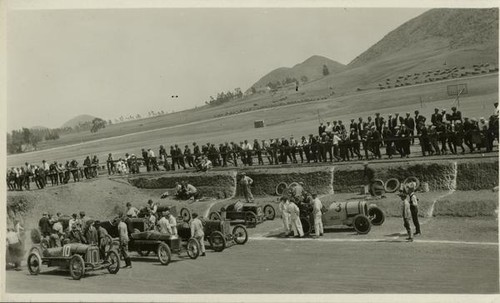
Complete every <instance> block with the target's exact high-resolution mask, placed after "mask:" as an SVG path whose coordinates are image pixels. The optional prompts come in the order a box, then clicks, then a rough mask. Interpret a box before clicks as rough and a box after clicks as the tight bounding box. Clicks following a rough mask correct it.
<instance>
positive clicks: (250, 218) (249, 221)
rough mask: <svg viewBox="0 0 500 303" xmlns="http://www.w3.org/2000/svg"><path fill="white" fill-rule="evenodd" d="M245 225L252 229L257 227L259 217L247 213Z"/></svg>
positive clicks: (250, 212) (252, 213)
mask: <svg viewBox="0 0 500 303" xmlns="http://www.w3.org/2000/svg"><path fill="white" fill-rule="evenodd" d="M245 225H247V226H250V227H255V226H257V215H256V214H255V213H254V212H252V211H248V212H246V213H245Z"/></svg>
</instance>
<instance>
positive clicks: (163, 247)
mask: <svg viewBox="0 0 500 303" xmlns="http://www.w3.org/2000/svg"><path fill="white" fill-rule="evenodd" d="M164 254H165V255H164ZM157 255H158V260H159V261H160V263H161V264H162V265H168V263H170V260H172V252H171V251H170V247H168V245H167V244H165V243H160V244H158V249H157Z"/></svg>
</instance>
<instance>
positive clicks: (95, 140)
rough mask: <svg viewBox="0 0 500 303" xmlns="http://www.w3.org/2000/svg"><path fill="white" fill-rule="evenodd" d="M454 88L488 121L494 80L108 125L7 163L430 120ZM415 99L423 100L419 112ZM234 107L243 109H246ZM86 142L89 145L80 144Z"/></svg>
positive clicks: (463, 106) (473, 113)
mask: <svg viewBox="0 0 500 303" xmlns="http://www.w3.org/2000/svg"><path fill="white" fill-rule="evenodd" d="M457 83H467V85H468V89H469V94H468V95H466V96H463V97H461V98H460V110H461V111H462V113H463V115H464V116H469V117H476V118H477V117H480V116H484V117H488V116H489V115H490V114H491V113H492V112H493V105H492V104H493V103H494V102H495V101H497V99H498V75H497V74H495V75H486V76H482V77H476V78H470V79H467V80H466V79H461V80H452V81H444V82H441V83H432V84H426V85H419V86H414V87H404V88H397V89H393V90H382V91H380V90H374V91H370V92H361V93H357V94H352V95H346V96H342V97H335V98H332V99H328V100H323V101H315V102H309V103H302V104H292V105H285V106H280V107H275V108H268V109H262V110H256V111H252V112H246V113H241V114H238V115H232V116H225V117H221V118H214V115H215V114H216V113H218V110H219V111H220V110H227V109H228V108H227V107H224V109H222V108H221V109H218V108H217V107H213V108H203V109H200V110H191V111H186V112H180V113H177V114H172V115H167V116H164V117H156V118H152V119H147V120H142V121H132V122H127V123H122V124H117V125H112V126H110V127H107V128H106V129H104V130H101V131H100V132H99V133H97V134H90V132H88V133H80V134H72V135H69V136H65V137H62V138H61V139H59V140H58V141H56V142H52V143H51V144H53V145H51V146H50V148H53V147H58V148H57V149H48V150H40V151H37V152H32V153H25V154H18V155H11V156H9V157H8V158H7V160H8V165H9V166H12V165H22V164H24V162H25V161H28V162H30V163H40V162H41V160H42V159H45V160H47V161H54V160H57V161H65V160H70V159H73V158H75V159H77V160H79V162H83V159H84V156H86V155H89V154H92V155H97V156H98V157H99V158H100V160H101V161H102V162H103V161H105V159H106V155H107V153H109V152H111V153H113V154H115V158H117V157H120V156H123V155H124V154H125V153H126V152H128V153H135V154H139V153H140V149H141V148H153V149H154V150H158V148H159V146H160V145H161V144H163V145H166V146H170V145H173V144H179V145H180V146H184V145H185V144H191V142H193V141H196V142H198V143H199V144H205V143H207V142H211V143H217V144H218V143H223V142H226V141H228V142H230V141H237V142H240V141H242V140H244V139H248V140H252V141H253V139H254V138H257V139H259V140H261V139H268V138H276V137H282V136H285V137H289V136H290V135H292V134H293V135H294V136H295V137H296V138H299V137H300V136H302V135H308V134H310V133H311V134H316V133H317V126H318V116H319V117H320V118H321V119H323V120H333V119H335V120H338V119H341V120H343V121H344V123H348V122H349V120H350V119H351V118H357V117H367V116H368V115H372V116H373V115H374V113H375V112H380V113H381V114H382V115H383V116H385V117H386V116H387V114H389V113H395V112H399V113H402V114H403V113H405V112H411V113H413V111H414V110H415V109H418V110H420V112H421V113H422V114H423V115H426V116H429V117H430V114H431V112H433V109H434V108H435V107H438V108H447V109H449V108H451V106H452V105H453V100H454V99H453V98H451V97H449V96H447V94H446V86H447V85H449V84H457ZM420 97H422V100H423V103H422V106H423V107H421V103H420ZM249 102H253V101H249ZM247 103H248V102H247ZM234 106H241V107H245V104H237V105H234ZM429 119H430V118H429ZM255 120H264V121H265V123H266V125H267V126H266V127H264V128H260V129H254V127H253V122H254V121H255ZM120 136H121V137H120ZM85 141H89V142H86V143H85V144H81V142H85ZM75 144H79V145H75ZM65 145H66V146H65ZM41 148H49V146H47V145H45V146H41Z"/></svg>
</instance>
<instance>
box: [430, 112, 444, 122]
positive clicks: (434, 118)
mask: <svg viewBox="0 0 500 303" xmlns="http://www.w3.org/2000/svg"><path fill="white" fill-rule="evenodd" d="M442 121H443V116H442V115H441V114H440V113H439V108H435V109H434V113H433V114H432V116H431V122H432V125H434V126H438V124H440V123H441V122H442Z"/></svg>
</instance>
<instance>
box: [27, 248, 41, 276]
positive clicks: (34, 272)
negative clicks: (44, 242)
mask: <svg viewBox="0 0 500 303" xmlns="http://www.w3.org/2000/svg"><path fill="white" fill-rule="evenodd" d="M32 250H33V248H32ZM33 258H34V260H32V259H33ZM32 261H34V262H36V264H35V265H34V266H35V267H32V266H31V262H32ZM26 263H27V264H26V265H27V266H28V271H29V272H30V274H31V275H35V276H36V275H38V274H39V273H40V268H41V267H42V258H41V257H40V254H39V253H37V252H30V254H29V255H28V260H27V262H26Z"/></svg>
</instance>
